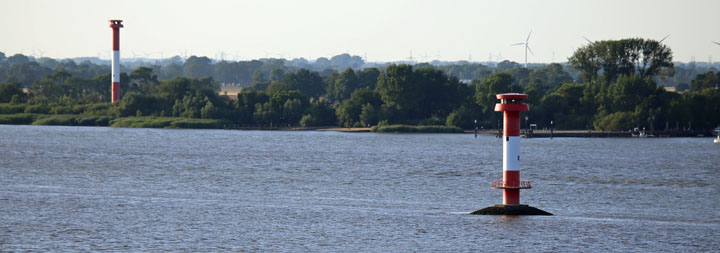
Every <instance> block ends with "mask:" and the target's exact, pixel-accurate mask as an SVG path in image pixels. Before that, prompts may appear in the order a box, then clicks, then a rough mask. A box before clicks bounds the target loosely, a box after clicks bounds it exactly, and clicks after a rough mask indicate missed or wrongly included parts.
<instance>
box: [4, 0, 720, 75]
mask: <svg viewBox="0 0 720 253" xmlns="http://www.w3.org/2000/svg"><path fill="white" fill-rule="evenodd" d="M0 10H2V14H0V51H2V52H4V53H5V54H6V55H8V56H9V55H13V54H16V53H23V54H27V55H32V54H35V55H37V56H40V54H42V55H44V56H49V57H53V58H66V57H80V56H100V57H101V58H106V59H109V57H110V50H111V49H112V48H111V35H112V34H111V29H110V28H109V27H108V20H109V19H123V20H124V25H125V28H123V29H122V30H121V36H120V37H121V43H120V49H121V55H122V57H132V56H133V55H136V56H138V57H145V56H150V57H151V58H159V57H160V56H161V55H162V56H163V57H170V56H173V55H181V56H182V55H184V54H187V55H188V56H190V55H201V56H208V57H211V58H219V57H220V54H221V52H224V54H225V56H224V58H225V59H243V60H247V59H255V58H262V57H266V56H268V57H281V56H283V57H285V58H297V57H304V58H306V59H315V58H317V57H329V56H332V55H336V54H340V53H350V54H353V55H359V56H363V57H365V56H367V58H368V59H369V60H370V61H397V60H404V59H407V58H408V57H410V53H411V51H412V56H413V57H414V58H416V59H417V60H423V59H425V60H428V61H430V60H434V59H437V58H439V59H440V60H445V61H447V60H468V59H469V58H472V60H473V61H487V60H488V57H489V56H490V54H492V57H493V60H495V59H496V57H497V56H498V54H500V57H501V59H502V60H505V59H507V60H512V61H516V62H520V63H522V62H524V48H523V47H522V46H515V47H512V46H510V45H511V44H513V43H519V42H524V40H525V38H526V37H527V35H528V33H529V32H530V30H532V36H531V37H530V48H531V49H532V50H533V52H534V53H535V55H534V56H533V55H529V56H528V58H529V62H552V61H553V53H554V61H557V62H559V61H565V60H566V58H567V57H568V56H570V55H571V54H572V53H573V51H574V50H575V49H576V48H578V47H580V46H582V45H584V44H586V43H587V42H586V41H585V40H584V39H583V36H585V37H587V38H589V39H591V40H607V39H620V38H628V37H644V38H653V39H658V40H659V39H662V38H663V37H665V36H666V35H668V34H670V37H668V38H667V39H666V40H665V41H664V43H665V44H667V45H668V46H670V47H671V48H672V50H673V52H674V60H679V61H689V60H690V59H691V57H692V56H694V57H695V60H696V61H708V57H709V56H711V57H712V60H713V61H720V46H719V45H715V44H713V43H712V42H711V41H718V42H720V27H718V26H719V25H720V14H719V12H718V11H719V10H720V1H713V0H707V1H704V0H685V1H680V0H677V1H668V0H653V1H649V0H648V1H645V0H643V1H632V0H619V1H615V0H613V1H609V0H603V1H581V0H568V1H548V0H543V1H477V0H475V1H472V0H470V1H460V0H458V1H455V0H443V1H439V0H438V1H421V0H417V1H394V0H381V1H374V0H362V1H341V0H318V1H310V0H303V1H300V0H298V1H273V0H265V1H219V0H208V1H179V0H174V1H139V0H116V1H104V0H77V1H38V0H22V1H20V0H18V1H9V0H0Z"/></svg>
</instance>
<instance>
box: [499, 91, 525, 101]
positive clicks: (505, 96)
mask: <svg viewBox="0 0 720 253" xmlns="http://www.w3.org/2000/svg"><path fill="white" fill-rule="evenodd" d="M527 97H528V95H527V94H520V93H503V94H497V99H512V100H517V99H519V100H523V99H527Z"/></svg>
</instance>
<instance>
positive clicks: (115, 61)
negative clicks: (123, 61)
mask: <svg viewBox="0 0 720 253" xmlns="http://www.w3.org/2000/svg"><path fill="white" fill-rule="evenodd" d="M112 82H120V50H118V51H113V56H112Z"/></svg>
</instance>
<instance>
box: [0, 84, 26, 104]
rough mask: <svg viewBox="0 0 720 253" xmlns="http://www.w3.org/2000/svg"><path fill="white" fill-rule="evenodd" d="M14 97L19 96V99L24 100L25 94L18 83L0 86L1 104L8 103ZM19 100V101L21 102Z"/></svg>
mask: <svg viewBox="0 0 720 253" xmlns="http://www.w3.org/2000/svg"><path fill="white" fill-rule="evenodd" d="M13 96H18V99H20V100H23V98H24V97H25V93H24V92H23V91H22V88H20V84H18V83H3V84H0V103H8V102H10V100H12V98H13ZM20 100H18V101H20Z"/></svg>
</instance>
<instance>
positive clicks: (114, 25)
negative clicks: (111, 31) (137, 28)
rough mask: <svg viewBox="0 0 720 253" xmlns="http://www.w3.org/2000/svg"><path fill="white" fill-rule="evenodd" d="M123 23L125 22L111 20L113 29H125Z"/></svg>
mask: <svg viewBox="0 0 720 253" xmlns="http://www.w3.org/2000/svg"><path fill="white" fill-rule="evenodd" d="M122 22H123V21H122V20H120V19H111V20H110V27H112V28H121V27H124V26H123V25H122Z"/></svg>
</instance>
